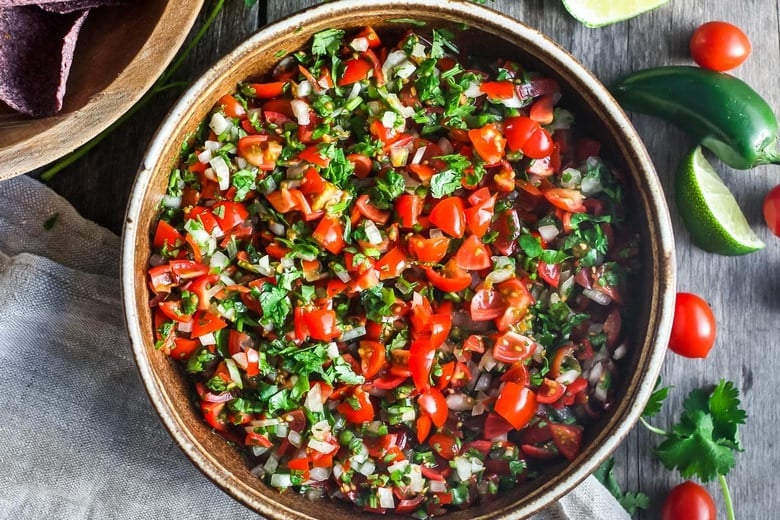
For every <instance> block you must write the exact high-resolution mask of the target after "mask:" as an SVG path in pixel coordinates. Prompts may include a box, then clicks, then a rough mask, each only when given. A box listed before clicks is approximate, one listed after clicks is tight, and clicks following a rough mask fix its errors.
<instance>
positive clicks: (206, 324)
mask: <svg viewBox="0 0 780 520" xmlns="http://www.w3.org/2000/svg"><path fill="white" fill-rule="evenodd" d="M225 327H227V322H226V321H224V320H223V319H222V318H220V317H219V316H217V315H216V314H214V313H213V312H211V311H197V312H196V313H195V315H194V316H193V317H192V331H190V336H192V337H193V338H199V337H200V336H203V335H204V334H208V333H210V332H216V331H218V330H220V329H224V328H225Z"/></svg>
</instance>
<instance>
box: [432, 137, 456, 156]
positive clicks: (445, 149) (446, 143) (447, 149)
mask: <svg viewBox="0 0 780 520" xmlns="http://www.w3.org/2000/svg"><path fill="white" fill-rule="evenodd" d="M436 144H438V145H439V148H441V152H442V155H449V154H451V153H452V152H453V151H454V150H455V147H454V146H452V141H450V140H449V139H447V138H446V137H442V138H440V139H439V140H438V141H437V142H436Z"/></svg>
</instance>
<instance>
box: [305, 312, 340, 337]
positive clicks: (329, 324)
mask: <svg viewBox="0 0 780 520" xmlns="http://www.w3.org/2000/svg"><path fill="white" fill-rule="evenodd" d="M336 321H337V319H336V311H333V310H329V309H314V310H311V311H308V312H306V313H304V315H303V322H304V323H305V324H306V329H307V330H308V331H309V335H310V336H311V337H312V339H319V340H322V341H330V340H332V339H336V338H338V337H339V336H341V331H340V330H339V328H338V327H337V326H336Z"/></svg>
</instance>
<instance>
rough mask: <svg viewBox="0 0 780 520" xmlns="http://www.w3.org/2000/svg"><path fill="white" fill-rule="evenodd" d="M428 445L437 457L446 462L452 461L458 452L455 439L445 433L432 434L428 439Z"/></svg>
mask: <svg viewBox="0 0 780 520" xmlns="http://www.w3.org/2000/svg"><path fill="white" fill-rule="evenodd" d="M428 445H429V446H430V447H431V448H433V451H435V452H436V454H437V455H439V456H440V457H441V458H443V459H446V460H452V459H454V458H455V456H456V455H457V454H458V452H459V451H460V449H459V448H458V444H457V442H456V441H455V438H454V437H453V436H452V435H447V434H445V433H434V434H433V435H431V438H430V439H428Z"/></svg>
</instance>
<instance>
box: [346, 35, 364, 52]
mask: <svg viewBox="0 0 780 520" xmlns="http://www.w3.org/2000/svg"><path fill="white" fill-rule="evenodd" d="M349 46H350V47H351V48H352V49H353V50H356V51H358V52H366V51H367V50H368V38H366V37H365V36H358V37H357V38H354V39H353V40H352V41H351V42H349Z"/></svg>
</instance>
